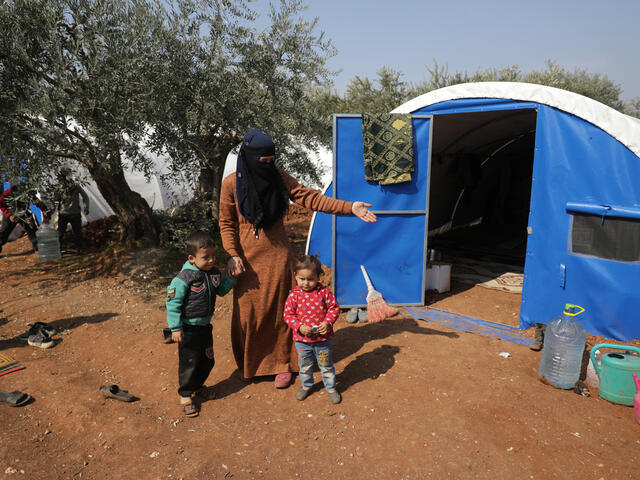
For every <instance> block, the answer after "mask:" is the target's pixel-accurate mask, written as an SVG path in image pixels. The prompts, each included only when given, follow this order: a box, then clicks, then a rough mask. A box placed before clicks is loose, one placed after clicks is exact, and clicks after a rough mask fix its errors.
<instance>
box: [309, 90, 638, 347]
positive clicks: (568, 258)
mask: <svg viewBox="0 0 640 480" xmlns="http://www.w3.org/2000/svg"><path fill="white" fill-rule="evenodd" d="M393 113H406V114H411V115H412V123H413V134H414V155H415V162H416V165H415V172H414V175H413V178H412V180H411V182H407V183H403V184H397V185H387V186H381V185H378V184H374V183H370V182H367V181H365V179H364V173H363V149H362V118H361V116H360V115H357V114H338V115H335V116H334V140H333V154H334V163H333V181H332V183H331V184H330V185H329V186H328V187H327V190H326V193H327V194H328V195H330V196H335V197H337V198H341V199H344V200H366V201H368V202H370V203H372V204H373V207H372V210H373V211H374V212H375V213H376V214H377V215H378V218H379V221H378V222H377V223H375V224H365V223H363V222H360V221H358V220H357V219H354V218H353V217H349V216H347V217H341V216H331V215H326V214H317V215H315V216H314V220H313V223H312V226H311V229H310V234H309V241H308V246H307V249H308V252H309V253H312V254H319V255H320V259H321V260H322V262H323V263H325V264H327V265H329V266H331V268H332V271H333V277H332V282H333V287H334V290H335V292H336V296H337V298H338V301H339V302H340V303H341V305H343V306H345V307H347V306H363V305H365V303H366V302H365V298H366V285H365V283H364V281H363V280H362V276H361V274H360V268H359V266H360V265H361V264H362V265H365V267H366V268H367V271H368V272H369V274H370V276H371V278H372V280H373V282H374V284H375V286H376V288H377V289H378V290H380V291H382V292H383V293H384V296H385V299H387V301H389V302H390V303H394V304H396V305H423V304H424V301H425V296H424V291H425V271H426V263H427V258H426V256H427V255H426V252H427V248H428V247H430V248H431V247H435V248H437V249H438V250H442V251H443V252H446V251H447V250H448V249H453V250H455V249H456V248H457V249H460V248H463V249H468V250H467V251H468V252H471V254H472V255H479V254H493V255H494V258H498V261H499V259H500V258H501V255H502V256H506V257H505V258H508V259H509V260H511V261H513V260H514V259H515V261H516V262H517V261H518V259H519V261H520V263H521V265H523V266H524V280H523V290H522V299H521V308H520V327H521V328H528V327H529V326H531V325H533V324H534V323H537V322H540V323H547V322H548V321H549V320H551V319H553V318H554V317H556V316H557V315H558V314H559V313H560V312H561V311H562V307H563V305H564V304H565V303H566V302H569V303H575V304H579V305H581V306H583V307H584V308H585V309H586V311H585V313H584V314H582V315H581V320H582V322H583V324H584V325H585V327H586V329H587V331H588V332H590V333H593V334H598V335H604V336H606V337H610V338H616V339H620V340H624V341H628V340H631V339H633V338H640V321H638V320H636V318H637V315H638V312H640V291H639V290H638V285H640V158H639V156H640V121H639V120H638V119H635V118H632V117H629V116H627V115H623V114H622V113H620V112H617V111H616V110H614V109H611V108H609V107H607V106H605V105H603V104H601V103H599V102H596V101H594V100H591V99H588V98H586V97H583V96H581V95H578V94H575V93H571V92H567V91H564V90H560V89H556V88H552V87H545V86H540V85H531V84H523V83H508V82H487V83H475V84H462V85H455V86H452V87H447V88H443V89H439V90H435V91H433V92H429V93H427V94H425V95H422V96H419V97H417V98H415V99H413V100H411V101H409V102H407V103H405V104H403V105H401V106H400V107H398V108H397V109H396V110H394V112H393ZM454 268H455V266H454ZM489 320H490V319H489Z"/></svg>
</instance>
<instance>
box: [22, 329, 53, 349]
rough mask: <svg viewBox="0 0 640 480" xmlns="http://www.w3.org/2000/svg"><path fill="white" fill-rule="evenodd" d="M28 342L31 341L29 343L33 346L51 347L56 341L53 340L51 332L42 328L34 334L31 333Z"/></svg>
mask: <svg viewBox="0 0 640 480" xmlns="http://www.w3.org/2000/svg"><path fill="white" fill-rule="evenodd" d="M27 343H29V345H31V346H32V347H38V348H51V347H53V345H54V343H55V342H54V341H53V340H51V337H50V336H49V334H48V333H47V332H46V331H45V330H44V329H42V328H41V329H39V330H38V331H37V332H36V333H34V334H33V335H29V338H28V339H27Z"/></svg>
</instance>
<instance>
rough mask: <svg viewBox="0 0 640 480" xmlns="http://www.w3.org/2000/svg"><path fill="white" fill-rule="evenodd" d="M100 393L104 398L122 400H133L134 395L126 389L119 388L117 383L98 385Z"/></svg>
mask: <svg viewBox="0 0 640 480" xmlns="http://www.w3.org/2000/svg"><path fill="white" fill-rule="evenodd" d="M100 393H102V395H104V396H105V397H106V398H115V399H116V400H122V401H123V402H133V400H134V398H135V397H134V396H133V395H131V394H130V393H129V392H128V391H126V390H121V389H120V387H119V386H118V385H103V386H102V387H100Z"/></svg>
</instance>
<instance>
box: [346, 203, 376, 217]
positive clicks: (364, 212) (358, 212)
mask: <svg viewBox="0 0 640 480" xmlns="http://www.w3.org/2000/svg"><path fill="white" fill-rule="evenodd" d="M370 206H371V204H370V203H364V202H353V205H352V206H351V213H353V214H354V215H355V216H356V217H358V218H359V219H360V220H362V221H363V222H375V221H376V220H377V217H376V216H375V214H373V213H371V212H370V211H369V210H368V209H367V207H370Z"/></svg>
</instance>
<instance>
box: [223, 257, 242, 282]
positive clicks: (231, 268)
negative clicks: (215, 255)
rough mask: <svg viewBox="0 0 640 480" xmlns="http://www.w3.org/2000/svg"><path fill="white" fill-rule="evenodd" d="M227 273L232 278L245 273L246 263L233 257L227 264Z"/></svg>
mask: <svg viewBox="0 0 640 480" xmlns="http://www.w3.org/2000/svg"><path fill="white" fill-rule="evenodd" d="M227 272H229V274H230V275H231V276H232V277H237V276H238V275H240V274H241V273H243V272H244V263H243V262H242V259H241V258H240V257H231V258H230V259H229V261H228V262H227Z"/></svg>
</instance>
